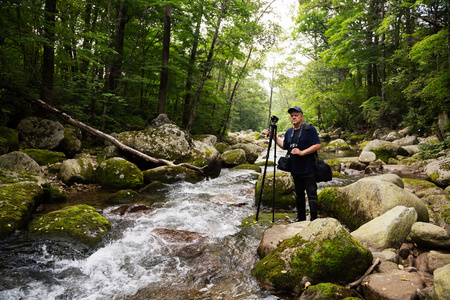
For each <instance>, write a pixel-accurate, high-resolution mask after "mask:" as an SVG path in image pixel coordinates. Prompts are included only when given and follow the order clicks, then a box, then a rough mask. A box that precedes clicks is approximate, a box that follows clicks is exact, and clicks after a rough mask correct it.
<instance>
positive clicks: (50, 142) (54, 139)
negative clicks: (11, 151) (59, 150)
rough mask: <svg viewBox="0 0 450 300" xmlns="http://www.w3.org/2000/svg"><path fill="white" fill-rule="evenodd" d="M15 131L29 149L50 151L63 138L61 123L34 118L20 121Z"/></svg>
mask: <svg viewBox="0 0 450 300" xmlns="http://www.w3.org/2000/svg"><path fill="white" fill-rule="evenodd" d="M17 130H18V131H19V133H20V137H21V138H22V140H23V141H25V142H26V143H27V144H28V145H29V146H30V148H38V149H49V150H51V149H53V148H55V147H56V146H58V145H59V143H60V142H61V140H62V139H63V138H64V126H62V125H61V123H59V122H56V121H52V120H47V119H41V118H36V117H29V118H25V119H23V120H22V121H20V122H19V124H18V125H17Z"/></svg>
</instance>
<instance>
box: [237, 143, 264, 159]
mask: <svg viewBox="0 0 450 300" xmlns="http://www.w3.org/2000/svg"><path fill="white" fill-rule="evenodd" d="M231 149H232V150H234V149H242V150H244V152H245V158H246V160H247V163H249V164H253V163H254V162H255V161H256V159H257V158H258V156H259V154H258V147H257V146H256V145H255V144H244V143H239V144H236V145H233V146H232V147H231Z"/></svg>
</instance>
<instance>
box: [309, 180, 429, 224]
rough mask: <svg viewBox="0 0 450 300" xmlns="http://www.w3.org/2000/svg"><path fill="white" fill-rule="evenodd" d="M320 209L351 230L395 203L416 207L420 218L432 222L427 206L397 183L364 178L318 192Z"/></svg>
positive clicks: (390, 207)
mask: <svg viewBox="0 0 450 300" xmlns="http://www.w3.org/2000/svg"><path fill="white" fill-rule="evenodd" d="M318 201H319V209H321V210H323V211H326V212H328V213H331V214H332V215H333V216H335V217H336V218H338V219H339V220H340V221H341V222H343V223H344V224H345V225H347V226H348V227H349V228H350V229H351V230H356V229H357V228H358V227H360V226H362V225H363V224H365V223H367V222H369V221H371V220H373V219H374V218H376V217H379V216H381V215H383V214H384V213H386V212H387V211H389V210H391V209H392V208H394V207H396V206H406V207H414V209H415V210H416V212H417V214H418V220H419V221H422V222H428V221H429V214H428V210H427V207H426V205H425V204H424V203H423V202H422V201H420V199H419V198H418V197H417V196H415V195H414V194H412V193H410V192H408V191H405V190H404V189H402V188H400V187H398V186H397V185H395V184H393V183H391V182H387V181H384V180H379V179H376V178H375V177H374V178H364V179H360V180H358V181H357V182H354V183H352V184H350V185H347V186H344V187H327V188H324V189H323V190H322V191H321V192H320V193H319V194H318Z"/></svg>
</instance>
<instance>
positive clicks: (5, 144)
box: [0, 126, 20, 155]
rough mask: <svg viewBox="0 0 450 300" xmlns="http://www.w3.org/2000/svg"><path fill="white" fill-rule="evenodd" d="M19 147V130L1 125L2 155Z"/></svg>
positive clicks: (0, 153) (0, 144)
mask: <svg viewBox="0 0 450 300" xmlns="http://www.w3.org/2000/svg"><path fill="white" fill-rule="evenodd" d="M19 149H20V144H19V132H18V131H17V130H15V129H12V128H8V127H5V126H0V155H2V154H6V153H8V152H12V151H18V150H19Z"/></svg>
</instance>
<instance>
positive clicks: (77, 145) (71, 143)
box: [56, 125, 82, 158]
mask: <svg viewBox="0 0 450 300" xmlns="http://www.w3.org/2000/svg"><path fill="white" fill-rule="evenodd" d="M81 139H82V133H81V130H80V129H79V128H76V127H74V126H71V125H66V126H64V138H63V139H62V140H61V142H60V143H59V145H58V147H57V148H56V150H58V151H60V152H63V153H64V154H65V155H67V157H70V158H72V157H74V156H75V154H78V153H80V152H81V148H82V145H81Z"/></svg>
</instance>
